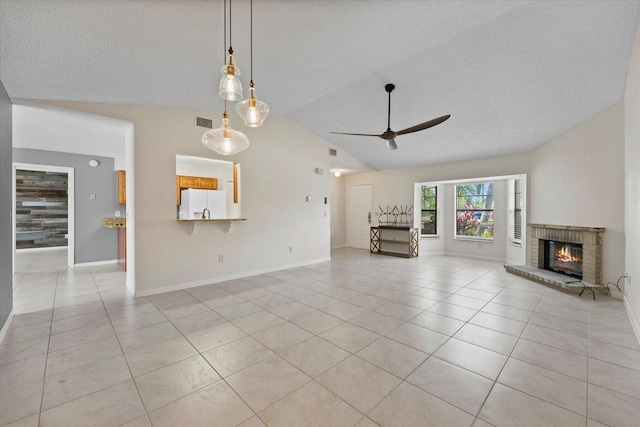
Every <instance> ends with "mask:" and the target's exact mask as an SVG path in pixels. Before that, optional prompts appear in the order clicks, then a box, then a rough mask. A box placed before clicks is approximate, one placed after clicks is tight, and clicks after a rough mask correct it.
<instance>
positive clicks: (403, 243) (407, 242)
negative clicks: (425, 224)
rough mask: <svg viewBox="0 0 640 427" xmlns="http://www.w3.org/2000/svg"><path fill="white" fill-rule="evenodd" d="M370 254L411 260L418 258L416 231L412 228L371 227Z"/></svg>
mask: <svg viewBox="0 0 640 427" xmlns="http://www.w3.org/2000/svg"><path fill="white" fill-rule="evenodd" d="M370 235H371V244H370V251H371V253H372V254H375V253H377V254H380V255H390V256H398V257H404V258H413V257H417V256H418V229H417V228H414V227H399V226H390V225H389V226H384V225H381V226H378V227H371V234H370Z"/></svg>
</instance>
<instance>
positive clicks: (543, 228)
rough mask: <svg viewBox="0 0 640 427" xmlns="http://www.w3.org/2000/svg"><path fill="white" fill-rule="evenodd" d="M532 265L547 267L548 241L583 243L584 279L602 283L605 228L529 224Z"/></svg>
mask: <svg viewBox="0 0 640 427" xmlns="http://www.w3.org/2000/svg"><path fill="white" fill-rule="evenodd" d="M528 229H529V237H530V239H531V240H530V253H531V257H530V265H531V267H534V268H539V269H544V268H545V244H546V245H547V247H548V246H549V244H548V242H554V243H558V242H559V243H568V244H574V245H582V254H581V262H582V280H583V281H584V282H587V283H591V284H593V285H602V284H603V281H602V235H603V234H604V228H595V227H574V226H568V225H551V224H529V225H528Z"/></svg>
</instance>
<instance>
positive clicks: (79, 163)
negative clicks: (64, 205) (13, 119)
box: [13, 148, 125, 264]
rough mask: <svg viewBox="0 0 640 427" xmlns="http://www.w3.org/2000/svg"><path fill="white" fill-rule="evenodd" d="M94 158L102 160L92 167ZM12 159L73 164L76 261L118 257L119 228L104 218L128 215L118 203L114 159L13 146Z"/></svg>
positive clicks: (39, 162) (98, 260)
mask: <svg viewBox="0 0 640 427" xmlns="http://www.w3.org/2000/svg"><path fill="white" fill-rule="evenodd" d="M92 159H95V160H97V161H98V162H99V165H98V166H97V167H95V168H94V167H91V166H89V160H92ZM13 161H14V162H19V163H31V164H38V165H50V166H66V167H72V168H73V169H74V176H75V180H74V184H75V192H74V194H75V211H74V213H75V250H74V253H75V263H76V264H83V263H91V262H104V261H115V260H116V258H117V256H116V251H117V239H116V236H117V234H116V230H115V229H111V228H107V227H105V226H103V225H102V220H103V219H104V218H105V217H113V216H114V215H115V211H116V210H119V211H121V213H122V215H123V216H124V214H125V212H124V211H125V206H123V205H119V204H118V177H117V172H115V171H114V169H113V167H114V165H113V162H114V160H113V158H110V157H99V156H86V155H82V154H72V153H60V152H56V151H44V150H31V149H25V148H14V149H13ZM91 194H94V195H95V196H96V198H95V200H91V198H90V197H91Z"/></svg>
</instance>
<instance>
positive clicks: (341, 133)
mask: <svg viewBox="0 0 640 427" xmlns="http://www.w3.org/2000/svg"><path fill="white" fill-rule="evenodd" d="M329 133H333V134H336V135H355V136H377V137H378V138H380V134H377V133H347V132H329Z"/></svg>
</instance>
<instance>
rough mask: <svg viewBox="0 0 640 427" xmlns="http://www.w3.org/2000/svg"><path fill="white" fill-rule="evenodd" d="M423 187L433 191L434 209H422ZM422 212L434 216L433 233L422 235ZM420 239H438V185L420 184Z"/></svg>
mask: <svg viewBox="0 0 640 427" xmlns="http://www.w3.org/2000/svg"><path fill="white" fill-rule="evenodd" d="M424 187H431V188H433V189H434V195H433V200H434V205H435V206H434V209H422V202H423V189H424ZM424 212H433V214H434V218H435V221H434V222H435V224H434V225H435V230H434V232H433V233H428V234H426V233H423V230H424V228H423V227H422V225H423V222H422V214H423V213H424ZM419 221H420V238H436V237H438V185H435V184H420V220H419Z"/></svg>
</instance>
